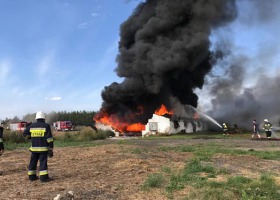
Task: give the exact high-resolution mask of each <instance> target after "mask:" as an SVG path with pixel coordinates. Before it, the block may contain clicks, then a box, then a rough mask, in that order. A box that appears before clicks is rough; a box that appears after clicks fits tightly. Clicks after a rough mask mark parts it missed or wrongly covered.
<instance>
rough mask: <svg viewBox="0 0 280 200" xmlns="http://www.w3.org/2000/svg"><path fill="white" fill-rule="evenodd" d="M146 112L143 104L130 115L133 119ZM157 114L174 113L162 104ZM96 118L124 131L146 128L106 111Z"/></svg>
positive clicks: (95, 118)
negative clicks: (123, 120) (124, 120)
mask: <svg viewBox="0 0 280 200" xmlns="http://www.w3.org/2000/svg"><path fill="white" fill-rule="evenodd" d="M143 113H144V108H143V107H142V106H139V107H138V111H137V112H136V113H133V114H130V115H129V117H130V118H131V119H133V118H134V117H135V116H137V115H142V114H143ZM155 114H157V115H166V114H168V115H173V112H172V111H169V110H168V109H167V108H166V106H165V105H163V104H162V105H161V107H160V108H159V109H157V110H156V111H155ZM94 120H95V121H97V122H100V123H102V124H106V125H110V126H111V127H112V128H113V129H114V130H116V131H118V132H121V133H124V132H141V131H143V130H145V125H144V124H141V123H135V124H129V123H125V122H122V121H121V119H119V118H118V117H116V116H115V115H109V114H108V113H106V112H104V111H100V112H99V113H98V114H96V115H95V116H94Z"/></svg>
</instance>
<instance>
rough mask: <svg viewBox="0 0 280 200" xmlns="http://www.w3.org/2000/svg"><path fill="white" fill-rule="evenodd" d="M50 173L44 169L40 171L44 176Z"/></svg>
mask: <svg viewBox="0 0 280 200" xmlns="http://www.w3.org/2000/svg"><path fill="white" fill-rule="evenodd" d="M47 174H48V170H44V171H40V172H39V175H40V176H42V175H47Z"/></svg>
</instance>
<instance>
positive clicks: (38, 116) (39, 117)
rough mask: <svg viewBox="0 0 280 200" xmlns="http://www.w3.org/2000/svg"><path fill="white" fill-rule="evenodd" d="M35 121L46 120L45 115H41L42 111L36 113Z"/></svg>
mask: <svg viewBox="0 0 280 200" xmlns="http://www.w3.org/2000/svg"><path fill="white" fill-rule="evenodd" d="M35 119H46V114H45V113H43V112H42V111H39V112H37V113H36V117H35Z"/></svg>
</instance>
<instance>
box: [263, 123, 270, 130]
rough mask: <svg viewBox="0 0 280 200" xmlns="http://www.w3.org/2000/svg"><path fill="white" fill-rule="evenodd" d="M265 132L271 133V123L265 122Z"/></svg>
mask: <svg viewBox="0 0 280 200" xmlns="http://www.w3.org/2000/svg"><path fill="white" fill-rule="evenodd" d="M263 129H264V131H271V129H272V124H271V123H270V122H265V123H264V125H263Z"/></svg>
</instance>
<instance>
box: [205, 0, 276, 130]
mask: <svg viewBox="0 0 280 200" xmlns="http://www.w3.org/2000/svg"><path fill="white" fill-rule="evenodd" d="M237 5H238V10H239V17H238V19H237V21H239V23H238V27H241V28H240V32H237V34H243V33H246V32H247V31H248V30H250V29H252V30H256V31H255V32H256V34H258V35H254V34H252V35H250V37H252V38H256V40H255V41H254V42H255V43H256V45H255V46H256V47H255V48H254V49H253V51H254V52H255V53H254V52H252V50H251V49H250V48H248V49H247V51H242V48H240V47H238V46H237V45H234V44H233V42H232V40H233V37H232V33H233V32H234V30H232V29H234V27H231V31H229V32H228V33H225V32H224V33H223V34H220V35H219V36H217V38H218V39H216V40H217V41H219V42H217V43H216V44H215V45H216V46H215V49H216V50H217V51H223V57H222V58H221V59H220V60H219V61H218V62H217V63H216V67H215V68H214V69H213V71H214V72H216V74H218V76H212V77H211V76H208V77H207V83H206V84H205V85H204V88H203V90H204V92H205V93H207V96H208V98H209V97H212V98H210V99H211V101H210V105H208V106H205V105H204V110H207V108H209V107H211V109H208V110H207V114H209V115H210V116H212V117H214V118H215V119H217V120H218V121H219V122H220V123H222V122H227V123H229V124H230V125H231V126H233V124H237V125H239V126H241V127H244V128H250V129H252V127H251V126H252V120H253V119H257V120H258V121H259V123H260V124H262V122H263V120H264V119H265V118H267V119H269V120H270V121H271V122H272V123H273V125H274V126H279V123H280V114H279V113H280V107H279V102H280V95H279V88H280V74H279V68H280V66H279V62H277V60H278V61H279V52H280V51H279V50H280V49H279V47H280V43H279V42H278V39H277V37H276V35H279V33H280V29H279V28H278V26H277V24H279V20H280V15H279V14H276V13H278V10H277V9H278V8H279V7H280V2H279V1H277V0H270V1H262V0H256V1H249V0H247V1H246V0H243V1H238V4H237ZM275 25H276V26H275ZM259 34H262V35H261V37H260V36H259ZM274 36H275V38H274ZM259 37H260V39H258V38H259ZM247 39H250V38H247ZM257 39H258V40H257ZM244 42H246V41H244ZM250 50H251V51H250ZM275 60H276V62H275ZM277 69H278V70H277ZM213 71H212V72H213ZM213 74H215V73H209V75H213ZM201 100H203V99H201Z"/></svg>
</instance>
